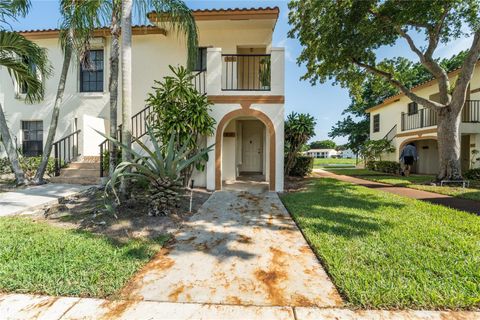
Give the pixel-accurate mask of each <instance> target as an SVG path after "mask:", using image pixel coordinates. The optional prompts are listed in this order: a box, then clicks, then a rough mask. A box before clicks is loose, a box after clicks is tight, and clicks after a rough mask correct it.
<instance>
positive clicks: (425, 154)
mask: <svg viewBox="0 0 480 320" xmlns="http://www.w3.org/2000/svg"><path fill="white" fill-rule="evenodd" d="M409 143H413V144H414V145H415V147H416V148H417V153H418V161H417V162H416V163H415V165H414V167H413V168H412V173H418V174H437V173H438V170H439V163H438V159H439V158H438V143H437V138H436V137H420V138H413V139H408V140H405V141H404V142H403V143H402V144H401V146H400V152H402V150H403V148H404V147H405V146H406V145H407V144H409Z"/></svg>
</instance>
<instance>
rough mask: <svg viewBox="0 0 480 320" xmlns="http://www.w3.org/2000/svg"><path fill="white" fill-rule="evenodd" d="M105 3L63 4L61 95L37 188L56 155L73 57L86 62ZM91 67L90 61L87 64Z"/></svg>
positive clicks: (94, 0) (66, 1)
mask: <svg viewBox="0 0 480 320" xmlns="http://www.w3.org/2000/svg"><path fill="white" fill-rule="evenodd" d="M101 4H102V2H101V1H100V0H90V1H76V0H61V1H60V13H61V15H62V22H61V26H60V30H61V31H60V39H59V40H60V46H61V48H62V50H63V65H62V71H61V73H60V80H59V81H58V87H57V95H56V97H55V103H54V105H53V111H52V119H51V121H50V127H49V129H48V135H47V140H46V141H45V148H44V150H43V155H42V161H41V163H40V165H39V167H38V169H37V172H36V173H35V177H34V178H33V182H34V183H35V184H41V183H43V176H44V174H45V170H46V168H47V164H48V159H49V157H50V155H51V153H52V147H53V142H54V139H55V133H56V131H57V125H58V118H59V115H60V106H61V104H62V99H63V94H64V91H65V83H66V81H67V75H68V70H69V68H70V63H71V61H72V56H76V57H77V58H78V61H82V62H83V61H84V58H85V54H86V52H87V51H88V48H89V41H90V39H91V36H92V32H93V30H94V28H95V27H96V26H97V25H99V24H100V21H99V16H98V10H99V9H100V6H101ZM85 63H88V61H85Z"/></svg>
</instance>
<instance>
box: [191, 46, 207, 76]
mask: <svg viewBox="0 0 480 320" xmlns="http://www.w3.org/2000/svg"><path fill="white" fill-rule="evenodd" d="M205 70H207V48H206V47H200V48H197V60H196V61H195V66H194V68H193V71H205Z"/></svg>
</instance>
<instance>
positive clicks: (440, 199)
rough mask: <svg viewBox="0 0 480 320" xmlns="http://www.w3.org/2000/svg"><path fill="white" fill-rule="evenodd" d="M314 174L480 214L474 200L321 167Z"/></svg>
mask: <svg viewBox="0 0 480 320" xmlns="http://www.w3.org/2000/svg"><path fill="white" fill-rule="evenodd" d="M314 174H316V175H317V176H319V177H325V178H334V179H337V180H340V181H345V182H349V183H353V184H357V185H360V186H363V187H367V188H372V189H377V190H380V191H385V192H388V193H393V194H396V195H399V196H402V197H407V198H410V199H417V200H422V201H427V202H430V203H434V204H439V205H442V206H445V207H449V208H453V209H457V210H461V211H466V212H470V213H474V214H477V215H480V202H479V201H475V200H469V199H461V198H456V197H451V196H447V195H444V194H439V193H434V192H428V191H423V190H417V189H412V188H406V187H397V186H393V185H391V184H386V183H381V182H376V181H370V180H365V179H360V178H356V177H352V176H346V175H340V174H335V173H332V172H329V171H326V170H322V169H315V170H314Z"/></svg>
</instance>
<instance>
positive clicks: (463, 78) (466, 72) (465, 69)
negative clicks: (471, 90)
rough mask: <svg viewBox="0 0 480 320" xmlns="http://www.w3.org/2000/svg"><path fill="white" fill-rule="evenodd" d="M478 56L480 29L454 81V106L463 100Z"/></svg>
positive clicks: (479, 50)
mask: <svg viewBox="0 0 480 320" xmlns="http://www.w3.org/2000/svg"><path fill="white" fill-rule="evenodd" d="M479 58H480V29H479V30H477V31H476V32H475V35H474V37H473V42H472V45H471V46H470V50H469V52H468V54H467V56H466V57H465V61H464V62H463V65H462V69H461V71H460V74H459V76H458V78H457V82H456V83H455V89H454V90H453V94H452V105H453V106H454V107H456V108H460V109H461V108H462V107H463V103H460V104H458V103H457V102H458V101H464V100H465V98H466V95H467V92H466V91H467V88H468V84H469V83H470V80H471V78H472V74H473V70H474V68H475V64H476V63H477V61H478V59H479Z"/></svg>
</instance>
